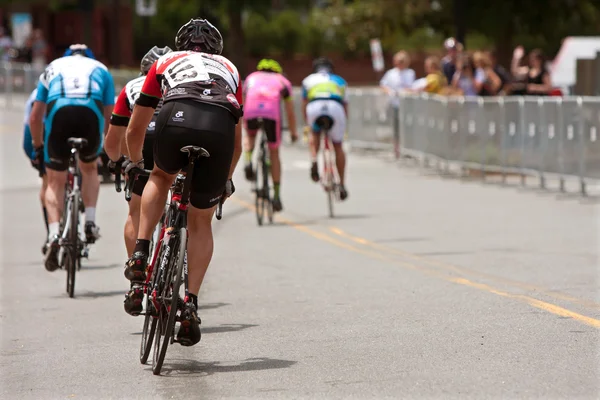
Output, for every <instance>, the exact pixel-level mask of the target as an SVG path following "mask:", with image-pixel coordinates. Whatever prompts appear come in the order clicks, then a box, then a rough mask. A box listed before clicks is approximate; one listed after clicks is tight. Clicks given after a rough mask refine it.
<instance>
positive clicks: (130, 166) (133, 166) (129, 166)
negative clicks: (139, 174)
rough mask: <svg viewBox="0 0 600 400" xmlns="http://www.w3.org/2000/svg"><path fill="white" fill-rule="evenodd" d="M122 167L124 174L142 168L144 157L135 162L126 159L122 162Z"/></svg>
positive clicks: (129, 173)
mask: <svg viewBox="0 0 600 400" xmlns="http://www.w3.org/2000/svg"><path fill="white" fill-rule="evenodd" d="M123 168H124V169H125V175H128V176H129V175H131V172H132V171H133V172H135V170H140V169H144V159H143V158H142V159H141V160H139V161H135V162H134V161H131V160H129V159H128V160H126V161H125V162H124V163H123Z"/></svg>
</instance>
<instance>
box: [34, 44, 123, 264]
mask: <svg viewBox="0 0 600 400" xmlns="http://www.w3.org/2000/svg"><path fill="white" fill-rule="evenodd" d="M114 98H115V86H114V81H113V78H112V76H111V74H110V73H109V72H108V69H107V68H106V66H105V65H104V64H102V63H101V62H99V61H96V60H95V59H94V55H93V53H92V51H91V50H90V49H88V47H87V46H86V45H83V44H75V45H71V46H70V47H69V49H67V51H66V52H65V54H64V56H63V57H61V58H58V59H56V60H54V61H52V62H51V63H50V65H48V66H47V67H46V70H45V71H44V72H43V73H42V75H41V76H40V83H39V84H38V92H37V96H36V99H35V103H34V104H33V110H32V111H31V118H30V127H31V135H32V138H33V145H34V148H35V152H36V158H38V159H39V158H41V154H42V153H43V157H44V164H45V167H46V173H47V175H48V189H47V190H46V208H47V210H48V252H47V254H46V262H45V265H46V269H47V270H48V271H54V270H56V269H57V268H58V267H59V265H58V249H59V244H58V234H59V221H60V218H61V215H62V212H63V210H62V208H63V197H64V190H65V183H66V178H67V174H66V170H67V167H68V160H69V155H70V147H69V144H68V143H67V139H68V138H70V137H78V138H85V139H87V145H86V146H83V148H82V149H81V151H80V153H79V158H80V161H81V162H80V164H79V165H80V169H81V174H82V188H81V195H82V198H83V204H85V236H86V241H87V242H88V243H94V242H95V241H96V239H98V237H99V235H98V231H99V229H98V228H97V226H96V223H95V214H96V203H97V201H98V192H99V191H100V181H99V180H98V167H97V162H96V160H97V158H98V155H99V154H100V152H101V150H102V145H103V137H104V134H103V133H104V130H105V128H106V127H107V126H108V121H109V119H110V116H111V113H112V110H113V106H114V103H115V100H114ZM44 116H45V119H44ZM43 125H44V126H45V129H44V127H43ZM43 131H44V132H43Z"/></svg>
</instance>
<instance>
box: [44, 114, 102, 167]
mask: <svg viewBox="0 0 600 400" xmlns="http://www.w3.org/2000/svg"><path fill="white" fill-rule="evenodd" d="M51 108H52V105H49V107H48V109H49V111H48V112H50V109H51ZM70 137H76V138H85V139H87V141H88V142H87V145H85V146H83V148H81V150H80V151H79V159H80V160H81V161H83V162H86V163H89V162H92V161H94V160H96V159H97V158H98V155H99V154H100V150H101V149H100V139H101V136H100V121H98V117H97V116H96V113H95V112H94V111H93V110H92V109H91V108H89V107H85V106H63V107H61V108H59V109H58V110H57V111H56V113H55V114H54V118H53V120H52V126H51V128H50V132H49V133H48V136H47V138H46V145H45V146H46V149H47V150H46V151H47V153H46V159H45V164H46V167H48V168H50V169H53V170H55V171H65V170H66V169H67V168H68V167H69V156H70V154H71V146H70V145H69V144H68V143H67V139H69V138H70Z"/></svg>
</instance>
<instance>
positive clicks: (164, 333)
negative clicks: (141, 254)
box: [130, 146, 223, 375]
mask: <svg viewBox="0 0 600 400" xmlns="http://www.w3.org/2000/svg"><path fill="white" fill-rule="evenodd" d="M181 151H182V152H184V153H187V154H188V160H189V162H188V168H187V173H186V174H185V175H183V174H179V175H178V176H177V178H176V179H175V183H174V185H173V187H172V193H171V196H170V199H171V200H170V202H169V204H168V205H166V207H165V213H164V215H163V218H162V221H161V224H159V225H161V229H160V234H159V237H158V239H157V241H156V245H155V247H154V251H153V252H152V253H151V254H153V256H152V260H151V261H150V263H149V265H148V268H147V270H146V276H147V278H146V282H144V286H145V292H146V297H145V301H144V303H145V304H144V307H145V311H144V327H143V331H142V343H141V346H140V362H142V363H145V362H146V361H147V359H148V357H149V354H150V351H151V349H152V342H153V341H154V343H153V345H154V351H153V356H152V372H153V373H154V374H155V375H159V374H160V371H161V369H162V365H163V362H164V359H165V356H166V353H167V347H168V345H169V344H173V343H175V342H177V340H176V339H175V323H176V322H177V321H181V316H182V313H183V308H184V306H185V303H186V302H188V300H189V291H188V266H187V233H188V232H187V209H188V205H189V200H190V192H191V182H192V175H193V171H194V165H195V163H196V161H197V160H198V159H199V158H200V157H210V154H209V153H208V151H206V150H205V149H204V148H202V147H197V146H184V147H182V148H181ZM132 173H133V175H134V176H135V178H134V179H137V176H139V175H140V174H147V173H149V171H147V170H138V169H134V171H133V172H132ZM130 181H132V179H130ZM131 185H133V183H131ZM222 207H223V199H221V201H220V202H219V204H218V206H217V211H216V217H217V219H218V220H220V219H221V217H222V211H223V208H222ZM157 267H158V268H157ZM182 284H183V287H182Z"/></svg>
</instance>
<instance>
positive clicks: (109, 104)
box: [102, 69, 115, 135]
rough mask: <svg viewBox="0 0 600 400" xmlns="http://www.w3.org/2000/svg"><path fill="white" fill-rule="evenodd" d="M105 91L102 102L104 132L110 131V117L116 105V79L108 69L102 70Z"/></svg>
mask: <svg viewBox="0 0 600 400" xmlns="http://www.w3.org/2000/svg"><path fill="white" fill-rule="evenodd" d="M102 75H103V76H102V79H103V81H104V91H103V92H102V103H103V104H104V134H105V135H106V134H107V133H108V126H109V124H110V117H111V115H112V112H113V109H114V106H115V81H114V80H113V77H112V75H111V74H110V72H108V69H103V70H102Z"/></svg>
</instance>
